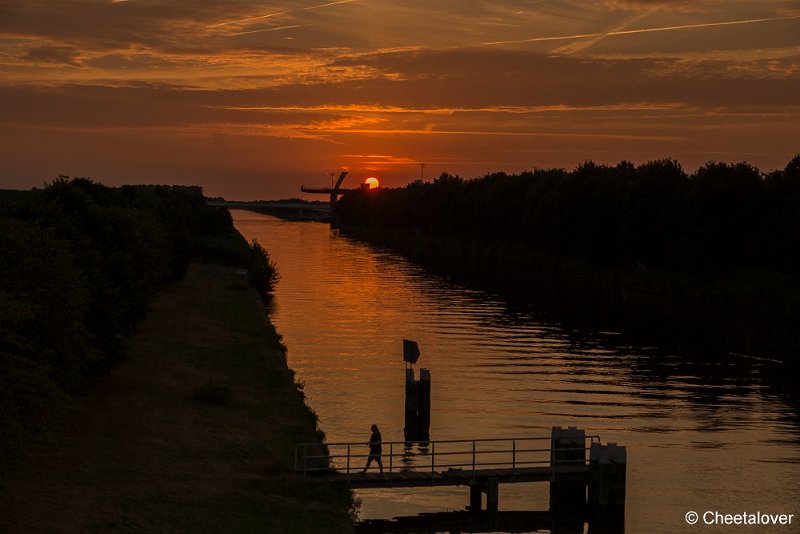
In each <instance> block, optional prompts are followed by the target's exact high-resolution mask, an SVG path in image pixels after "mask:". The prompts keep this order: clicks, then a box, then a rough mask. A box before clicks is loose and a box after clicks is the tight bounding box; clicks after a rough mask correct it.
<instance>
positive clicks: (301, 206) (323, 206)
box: [206, 200, 331, 220]
mask: <svg viewBox="0 0 800 534" xmlns="http://www.w3.org/2000/svg"><path fill="white" fill-rule="evenodd" d="M206 203H207V204H208V205H209V206H219V207H225V208H228V209H242V210H250V211H256V212H259V213H271V214H274V215H278V216H280V217H286V218H289V219H303V220H326V219H327V218H328V217H329V216H330V213H331V206H330V204H328V203H327V202H280V201H258V202H244V201H229V200H207V201H206Z"/></svg>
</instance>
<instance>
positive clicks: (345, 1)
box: [206, 0, 357, 28]
mask: <svg viewBox="0 0 800 534" xmlns="http://www.w3.org/2000/svg"><path fill="white" fill-rule="evenodd" d="M356 1H357V0H337V1H336V2H328V3H327V4H318V5H316V6H309V7H301V8H299V9H288V10H286V11H277V12H275V13H269V14H267V15H260V16H258V17H249V18H246V19H238V20H229V21H228V22H220V23H219V24H212V25H211V26H206V28H219V27H220V26H229V25H231V24H242V23H244V22H252V21H254V20H264V19H268V18H272V17H277V16H279V15H286V14H288V13H297V12H298V11H311V10H314V9H321V8H323V7H329V6H335V5H339V4H349V3H350V2H356Z"/></svg>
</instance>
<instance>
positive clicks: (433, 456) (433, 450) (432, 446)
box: [431, 441, 436, 485]
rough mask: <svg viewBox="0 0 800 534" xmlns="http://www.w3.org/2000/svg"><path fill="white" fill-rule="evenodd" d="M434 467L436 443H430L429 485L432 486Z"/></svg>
mask: <svg viewBox="0 0 800 534" xmlns="http://www.w3.org/2000/svg"><path fill="white" fill-rule="evenodd" d="M435 466H436V442H435V441H432V442H431V485H433V474H434V473H435V471H434V468H435Z"/></svg>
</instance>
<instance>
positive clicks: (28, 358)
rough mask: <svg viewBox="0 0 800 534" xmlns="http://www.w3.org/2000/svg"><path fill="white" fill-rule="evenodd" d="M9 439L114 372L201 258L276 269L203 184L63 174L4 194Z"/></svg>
mask: <svg viewBox="0 0 800 534" xmlns="http://www.w3.org/2000/svg"><path fill="white" fill-rule="evenodd" d="M0 250H2V254H0V446H3V448H6V447H8V448H10V449H13V448H14V444H15V443H17V444H18V442H19V441H20V440H23V439H24V437H25V436H26V435H27V434H26V433H27V432H28V431H29V430H31V429H32V428H33V429H35V428H40V429H41V428H42V425H43V424H44V422H45V421H46V419H47V416H48V413H49V411H50V410H52V409H54V408H55V407H57V406H58V405H59V404H60V403H59V399H64V398H65V395H66V394H68V393H69V392H72V391H74V390H75V389H76V388H78V387H79V386H81V384H83V383H84V382H85V380H86V379H87V378H88V377H91V376H93V375H97V374H102V373H104V372H107V371H108V370H109V369H110V368H112V367H113V366H114V365H115V364H116V363H117V362H118V361H119V360H120V357H121V344H122V340H123V339H124V338H125V337H126V336H129V335H130V334H132V333H133V332H134V329H135V327H136V324H137V322H138V321H140V320H141V319H142V318H143V317H144V316H145V314H146V313H147V310H148V305H149V303H150V302H151V301H152V299H153V298H154V296H155V295H156V292H157V291H158V290H159V289H160V288H161V287H163V286H164V285H165V284H166V283H168V282H170V281H173V280H176V279H179V278H181V277H182V276H183V275H184V273H185V272H186V269H187V267H188V265H189V263H190V261H192V260H194V259H198V260H201V261H213V262H219V263H223V264H228V265H234V266H239V267H245V268H248V269H249V272H250V275H251V281H252V282H253V283H254V284H255V285H256V286H257V288H258V289H259V291H260V293H261V294H262V296H266V295H268V293H269V292H271V290H272V288H273V286H274V284H275V282H276V281H277V272H276V270H275V267H274V265H273V264H272V263H271V262H270V260H269V256H268V254H267V253H266V251H265V250H264V249H263V247H261V246H260V245H258V243H253V244H252V245H248V244H247V242H246V241H245V240H244V238H242V237H241V235H240V234H238V232H236V230H235V229H234V227H233V221H232V219H231V216H230V214H229V213H228V212H227V210H225V209H219V208H212V207H209V206H207V205H206V203H205V200H204V199H203V197H202V192H201V190H200V192H198V188H188V187H175V186H173V187H170V186H122V187H119V188H110V187H106V186H104V185H102V184H99V183H96V182H93V181H92V180H89V179H85V178H76V179H69V178H68V177H60V178H59V179H57V180H55V181H53V182H52V183H50V184H47V185H46V186H45V187H44V188H43V189H34V190H31V191H0Z"/></svg>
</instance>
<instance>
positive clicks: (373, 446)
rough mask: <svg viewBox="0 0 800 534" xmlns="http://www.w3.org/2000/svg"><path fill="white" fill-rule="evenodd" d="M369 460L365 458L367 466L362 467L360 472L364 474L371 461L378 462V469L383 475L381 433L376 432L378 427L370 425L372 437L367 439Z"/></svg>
mask: <svg viewBox="0 0 800 534" xmlns="http://www.w3.org/2000/svg"><path fill="white" fill-rule="evenodd" d="M367 445H369V458H367V465H365V466H364V470H363V471H361V472H362V473H366V472H367V469H369V466H370V465H371V464H372V460H375V461H376V462H378V467H380V468H381V474H383V462H382V461H381V453H382V447H381V432H380V430H378V425H372V435H371V436H370V437H369V443H368V444H367Z"/></svg>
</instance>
